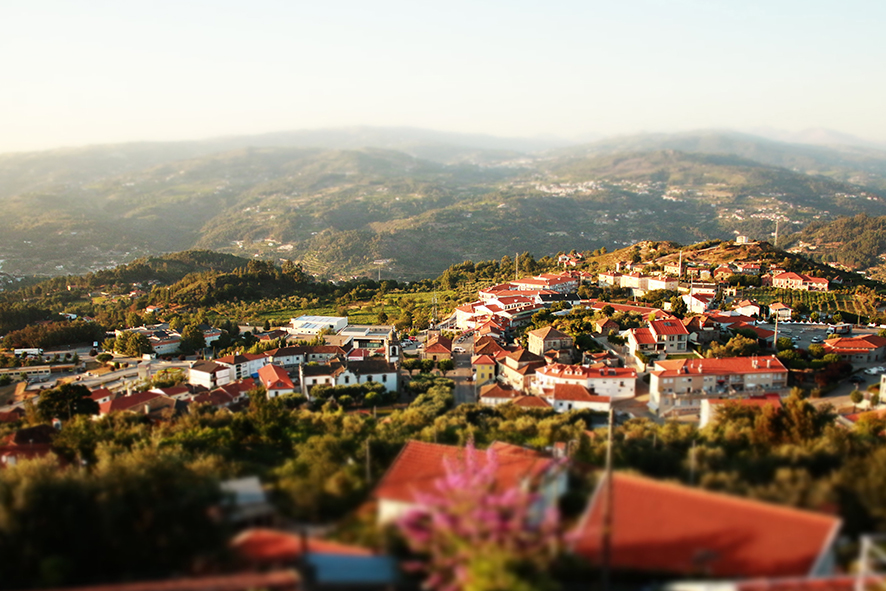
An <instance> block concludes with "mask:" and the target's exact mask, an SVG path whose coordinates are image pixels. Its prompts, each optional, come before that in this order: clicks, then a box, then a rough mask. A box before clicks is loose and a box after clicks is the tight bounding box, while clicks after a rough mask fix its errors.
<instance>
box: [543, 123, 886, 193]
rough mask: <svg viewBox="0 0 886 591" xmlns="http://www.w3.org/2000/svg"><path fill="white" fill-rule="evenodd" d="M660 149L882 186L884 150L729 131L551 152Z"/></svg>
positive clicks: (611, 141)
mask: <svg viewBox="0 0 886 591" xmlns="http://www.w3.org/2000/svg"><path fill="white" fill-rule="evenodd" d="M659 150H678V151H681V152H685V153H697V154H716V155H732V156H738V157H741V158H745V159H748V160H753V161H755V162H758V163H761V164H767V165H770V166H776V167H781V168H787V169H790V170H792V171H795V172H801V173H804V174H812V175H823V176H828V177H831V178H833V179H835V180H840V181H845V182H851V183H854V184H859V185H866V186H871V187H873V188H878V189H886V149H877V148H874V147H863V146H853V145H830V146H821V145H810V144H805V143H787V142H780V141H775V140H769V139H764V138H761V137H759V136H754V135H748V134H742V133H737V132H730V131H700V132H694V133H680V134H642V135H633V136H623V137H615V138H608V139H604V140H600V141H598V142H593V143H590V144H586V145H582V146H573V147H568V148H563V149H561V150H556V151H554V152H553V154H554V155H555V156H557V157H560V156H568V155H572V156H594V155H600V154H617V153H635V152H649V151H659Z"/></svg>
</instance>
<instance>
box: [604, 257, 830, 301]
mask: <svg viewBox="0 0 886 591" xmlns="http://www.w3.org/2000/svg"><path fill="white" fill-rule="evenodd" d="M650 266H651V263H618V264H616V267H615V270H614V271H606V272H603V273H598V274H597V285H599V286H600V287H609V288H613V287H620V288H622V289H629V290H631V293H632V295H634V296H636V297H641V296H643V295H644V294H645V293H646V292H648V291H654V290H657V289H667V290H677V289H678V288H679V287H680V284H679V279H678V278H685V279H689V280H691V281H692V282H706V281H707V282H714V283H719V282H723V281H725V280H726V279H728V278H729V277H731V276H733V275H755V276H759V277H760V282H761V285H763V286H772V287H776V288H781V289H796V290H802V291H828V289H829V286H830V283H831V280H828V279H827V278H824V277H811V276H809V275H804V274H802V273H794V272H789V271H786V270H785V269H781V268H778V267H770V268H769V270H768V272H766V273H763V272H762V269H763V263H761V262H759V261H751V262H734V263H723V264H721V265H719V266H717V267H713V265H710V264H708V263H699V262H688V263H682V262H679V263H668V264H664V265H661V266H660V271H658V272H657V273H656V274H654V275H653V274H646V273H645V272H644V271H645V270H646V269H647V268H649V267H650ZM712 267H713V269H712ZM832 281H833V282H836V283H842V280H841V279H840V278H839V277H835V278H834V279H833V280H832Z"/></svg>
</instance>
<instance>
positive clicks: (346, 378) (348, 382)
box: [345, 376, 351, 384]
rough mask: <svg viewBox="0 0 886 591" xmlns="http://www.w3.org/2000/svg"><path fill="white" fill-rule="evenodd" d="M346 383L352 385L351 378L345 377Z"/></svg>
mask: <svg viewBox="0 0 886 591" xmlns="http://www.w3.org/2000/svg"><path fill="white" fill-rule="evenodd" d="M345 383H346V384H350V383H351V376H345Z"/></svg>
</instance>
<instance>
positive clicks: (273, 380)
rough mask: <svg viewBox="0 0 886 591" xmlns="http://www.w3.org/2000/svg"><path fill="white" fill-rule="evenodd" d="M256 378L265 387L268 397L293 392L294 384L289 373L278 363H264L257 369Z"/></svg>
mask: <svg viewBox="0 0 886 591" xmlns="http://www.w3.org/2000/svg"><path fill="white" fill-rule="evenodd" d="M258 379H259V381H261V383H262V385H263V386H264V387H265V391H266V392H267V396H268V398H276V397H277V396H282V395H283V394H292V393H293V392H295V384H293V383H292V380H291V379H290V377H289V373H287V371H286V370H285V369H283V368H282V367H280V366H279V365H265V366H264V367H262V368H261V369H260V370H258Z"/></svg>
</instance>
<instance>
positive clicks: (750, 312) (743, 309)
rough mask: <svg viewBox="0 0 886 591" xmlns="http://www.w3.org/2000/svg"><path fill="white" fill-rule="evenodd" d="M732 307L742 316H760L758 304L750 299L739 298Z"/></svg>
mask: <svg viewBox="0 0 886 591" xmlns="http://www.w3.org/2000/svg"><path fill="white" fill-rule="evenodd" d="M732 309H733V310H734V311H736V312H738V313H739V314H741V315H742V316H757V317H759V316H760V305H759V304H757V303H755V302H752V301H751V300H741V301H740V302H738V303H737V304H736V305H735V306H733V307H732Z"/></svg>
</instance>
